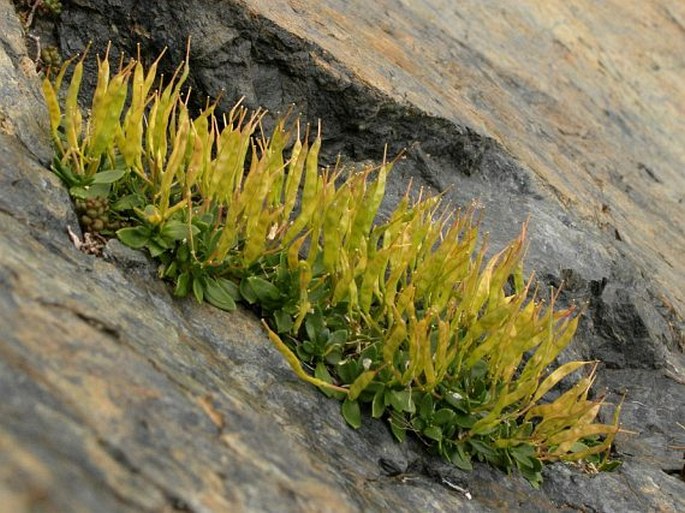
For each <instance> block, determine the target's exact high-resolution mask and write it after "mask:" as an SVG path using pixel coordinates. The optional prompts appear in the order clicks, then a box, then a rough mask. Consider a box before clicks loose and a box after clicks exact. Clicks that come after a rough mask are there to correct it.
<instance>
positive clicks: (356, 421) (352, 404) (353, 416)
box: [342, 399, 362, 429]
mask: <svg viewBox="0 0 685 513" xmlns="http://www.w3.org/2000/svg"><path fill="white" fill-rule="evenodd" d="M342 414H343V417H345V420H346V421H347V423H348V424H349V425H350V426H351V427H353V428H354V429H359V428H360V427H361V426H362V412H361V410H360V408H359V403H358V402H357V401H350V400H349V399H345V400H344V401H343V404H342Z"/></svg>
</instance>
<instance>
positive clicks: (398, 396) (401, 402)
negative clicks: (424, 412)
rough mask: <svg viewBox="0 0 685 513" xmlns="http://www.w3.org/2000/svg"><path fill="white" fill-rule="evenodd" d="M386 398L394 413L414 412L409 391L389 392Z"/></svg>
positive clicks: (414, 406) (414, 407)
mask: <svg viewBox="0 0 685 513" xmlns="http://www.w3.org/2000/svg"><path fill="white" fill-rule="evenodd" d="M386 397H387V398H388V400H389V401H390V404H391V405H392V407H393V408H394V409H395V411H398V412H407V413H414V412H415V411H416V405H415V404H414V401H413V400H412V397H411V392H410V391H409V390H389V391H388V392H387V396H386Z"/></svg>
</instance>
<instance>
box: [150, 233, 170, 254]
mask: <svg viewBox="0 0 685 513" xmlns="http://www.w3.org/2000/svg"><path fill="white" fill-rule="evenodd" d="M147 249H148V251H149V252H150V256H152V257H153V258H156V257H158V256H160V255H161V254H163V253H164V252H166V251H167V250H169V249H171V248H170V247H169V245H168V244H167V243H166V242H164V240H163V239H162V238H161V237H159V235H158V236H156V237H153V238H151V239H150V240H149V241H148V243H147Z"/></svg>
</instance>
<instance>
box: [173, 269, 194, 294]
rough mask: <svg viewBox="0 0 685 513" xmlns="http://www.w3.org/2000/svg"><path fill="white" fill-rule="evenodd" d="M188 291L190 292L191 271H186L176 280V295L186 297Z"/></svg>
mask: <svg viewBox="0 0 685 513" xmlns="http://www.w3.org/2000/svg"><path fill="white" fill-rule="evenodd" d="M188 292H190V273H189V272H188V271H185V272H182V273H181V274H179V276H178V278H177V280H176V288H175V289H174V295H175V296H177V297H186V296H187V295H188Z"/></svg>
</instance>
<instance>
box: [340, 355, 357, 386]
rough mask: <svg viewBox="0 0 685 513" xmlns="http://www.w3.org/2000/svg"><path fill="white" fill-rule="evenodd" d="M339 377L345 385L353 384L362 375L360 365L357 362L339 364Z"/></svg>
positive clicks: (346, 361)
mask: <svg viewBox="0 0 685 513" xmlns="http://www.w3.org/2000/svg"><path fill="white" fill-rule="evenodd" d="M336 370H337V372H338V376H339V377H340V380H341V381H342V382H343V383H346V384H349V383H352V382H353V381H354V380H355V379H357V376H359V374H360V369H359V365H358V364H357V362H356V361H355V360H345V361H343V362H340V363H338V366H337V368H336Z"/></svg>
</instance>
